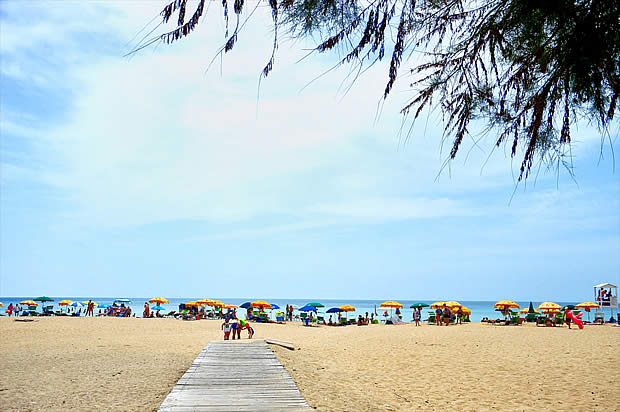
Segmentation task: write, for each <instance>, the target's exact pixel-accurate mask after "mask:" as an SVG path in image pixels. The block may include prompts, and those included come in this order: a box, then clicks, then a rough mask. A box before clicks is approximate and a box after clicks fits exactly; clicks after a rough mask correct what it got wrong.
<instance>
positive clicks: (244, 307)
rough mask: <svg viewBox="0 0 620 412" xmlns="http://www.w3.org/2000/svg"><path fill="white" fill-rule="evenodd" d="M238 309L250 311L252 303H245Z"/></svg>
mask: <svg viewBox="0 0 620 412" xmlns="http://www.w3.org/2000/svg"><path fill="white" fill-rule="evenodd" d="M239 307H240V308H243V309H250V308H251V307H252V303H251V302H245V303H242V304H241V305H240V306H239Z"/></svg>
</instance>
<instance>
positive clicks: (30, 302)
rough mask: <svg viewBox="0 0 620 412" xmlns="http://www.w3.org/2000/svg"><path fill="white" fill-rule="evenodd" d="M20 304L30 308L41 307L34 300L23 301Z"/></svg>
mask: <svg viewBox="0 0 620 412" xmlns="http://www.w3.org/2000/svg"><path fill="white" fill-rule="evenodd" d="M19 304H20V305H28V306H39V304H38V303H37V302H35V301H34V300H22V301H21V302H19Z"/></svg>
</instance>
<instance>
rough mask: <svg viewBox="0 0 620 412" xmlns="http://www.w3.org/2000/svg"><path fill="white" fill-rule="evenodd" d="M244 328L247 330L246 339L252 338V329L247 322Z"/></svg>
mask: <svg viewBox="0 0 620 412" xmlns="http://www.w3.org/2000/svg"><path fill="white" fill-rule="evenodd" d="M245 328H246V329H247V330H248V339H252V336H254V329H252V327H251V326H250V323H249V322H246V324H245Z"/></svg>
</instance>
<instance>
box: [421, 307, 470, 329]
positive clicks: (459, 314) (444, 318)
mask: <svg viewBox="0 0 620 412" xmlns="http://www.w3.org/2000/svg"><path fill="white" fill-rule="evenodd" d="M463 315H464V313H463V308H461V307H460V306H459V307H458V309H457V310H456V311H453V310H452V309H450V308H449V307H448V306H447V305H443V306H442V307H440V308H437V309H435V324H436V325H437V326H441V325H442V324H444V325H445V326H448V325H449V324H450V320H452V319H453V318H454V319H455V321H456V323H457V324H458V325H461V324H463ZM414 319H415V313H414ZM418 324H419V319H418V321H416V325H418Z"/></svg>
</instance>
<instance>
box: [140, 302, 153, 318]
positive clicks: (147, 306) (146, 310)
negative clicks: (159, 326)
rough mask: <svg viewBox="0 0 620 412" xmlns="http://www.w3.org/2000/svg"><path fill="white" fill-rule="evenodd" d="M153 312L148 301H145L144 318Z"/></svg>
mask: <svg viewBox="0 0 620 412" xmlns="http://www.w3.org/2000/svg"><path fill="white" fill-rule="evenodd" d="M150 312H151V308H150V306H149V303H148V302H144V312H142V317H143V318H148V317H149V315H150Z"/></svg>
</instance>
